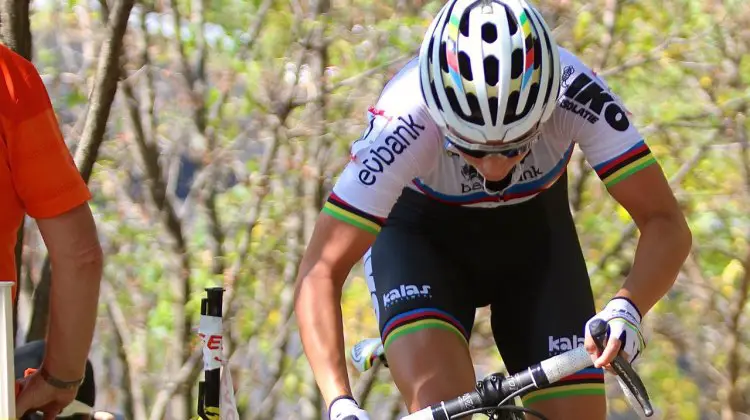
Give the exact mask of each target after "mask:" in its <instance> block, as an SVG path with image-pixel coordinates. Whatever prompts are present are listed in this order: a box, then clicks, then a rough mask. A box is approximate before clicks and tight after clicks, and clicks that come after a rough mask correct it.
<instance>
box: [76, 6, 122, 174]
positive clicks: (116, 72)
mask: <svg viewBox="0 0 750 420" xmlns="http://www.w3.org/2000/svg"><path fill="white" fill-rule="evenodd" d="M133 4H134V0H118V1H117V4H116V6H115V9H114V11H113V13H112V14H111V15H110V18H109V23H108V25H107V28H108V32H109V35H108V36H107V38H106V40H105V41H104V43H103V44H102V48H101V50H100V52H99V61H98V65H97V69H96V80H95V81H94V91H93V94H92V95H91V102H90V105H89V110H88V113H87V115H86V122H85V124H84V127H83V134H82V135H81V141H80V143H79V145H78V147H77V148H76V153H75V163H76V166H78V170H79V171H80V172H81V176H82V177H83V179H84V180H85V181H86V182H88V180H89V178H90V177H91V173H92V171H93V168H94V163H95V162H96V158H97V156H98V155H99V147H100V146H101V144H102V141H103V140H104V131H105V129H106V126H107V120H108V119H109V113H110V110H111V108H112V101H113V100H114V98H115V93H116V92H117V79H118V77H119V76H120V65H119V58H120V52H121V50H122V39H123V36H124V35H125V30H126V29H127V24H128V18H129V17H130V11H131V10H132V8H133Z"/></svg>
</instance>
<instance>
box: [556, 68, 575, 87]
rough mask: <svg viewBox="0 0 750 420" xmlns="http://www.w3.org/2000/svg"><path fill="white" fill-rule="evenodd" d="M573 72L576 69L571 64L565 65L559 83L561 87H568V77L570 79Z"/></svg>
mask: <svg viewBox="0 0 750 420" xmlns="http://www.w3.org/2000/svg"><path fill="white" fill-rule="evenodd" d="M575 72H576V70H575V68H573V66H565V68H564V69H563V71H562V82H561V83H560V84H561V85H562V88H563V89H567V88H568V79H570V76H572V75H573V73H575Z"/></svg>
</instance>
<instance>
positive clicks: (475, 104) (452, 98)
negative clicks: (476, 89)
mask: <svg viewBox="0 0 750 420" xmlns="http://www.w3.org/2000/svg"><path fill="white" fill-rule="evenodd" d="M445 96H447V97H448V103H449V104H450V106H451V109H452V110H453V112H455V113H456V114H458V115H459V116H460V117H461V118H462V119H464V120H467V121H469V122H471V123H472V124H477V125H484V118H482V110H481V109H480V108H479V100H478V99H477V97H476V95H474V94H473V93H471V92H467V93H466V102H468V104H469V111H470V112H471V115H466V114H464V112H463V111H462V110H461V104H460V103H458V98H457V97H456V91H455V90H454V89H453V87H450V86H446V88H445Z"/></svg>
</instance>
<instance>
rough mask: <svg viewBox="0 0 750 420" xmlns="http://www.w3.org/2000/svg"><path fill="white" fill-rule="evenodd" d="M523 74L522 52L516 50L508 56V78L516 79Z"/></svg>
mask: <svg viewBox="0 0 750 420" xmlns="http://www.w3.org/2000/svg"><path fill="white" fill-rule="evenodd" d="M521 73H523V51H521V49H519V48H516V49H515V50H513V52H512V53H511V54H510V77H511V79H518V78H519V77H521Z"/></svg>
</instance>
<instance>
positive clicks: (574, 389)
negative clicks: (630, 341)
mask: <svg viewBox="0 0 750 420" xmlns="http://www.w3.org/2000/svg"><path fill="white" fill-rule="evenodd" d="M579 395H602V396H604V395H605V394H604V370H603V369H596V368H587V369H583V370H579V371H578V372H576V373H574V374H572V375H570V376H566V377H565V378H563V379H561V380H559V381H557V382H555V383H554V384H552V385H550V386H548V387H545V388H542V389H538V390H536V391H532V392H529V393H528V394H526V395H525V396H523V397H522V398H521V400H522V401H523V405H524V406H525V407H528V406H529V405H530V404H534V403H535V402H539V401H545V400H549V399H552V398H567V397H574V396H579Z"/></svg>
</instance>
